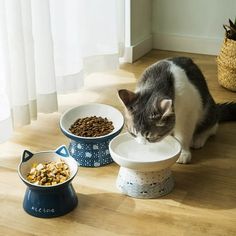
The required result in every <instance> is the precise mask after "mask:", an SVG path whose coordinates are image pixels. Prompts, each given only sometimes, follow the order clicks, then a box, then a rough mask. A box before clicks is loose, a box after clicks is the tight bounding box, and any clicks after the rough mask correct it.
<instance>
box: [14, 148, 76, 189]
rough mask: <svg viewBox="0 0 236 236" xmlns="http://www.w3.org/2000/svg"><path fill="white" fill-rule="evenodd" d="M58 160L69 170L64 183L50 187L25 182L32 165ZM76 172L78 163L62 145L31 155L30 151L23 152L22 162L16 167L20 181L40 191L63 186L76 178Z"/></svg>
mask: <svg viewBox="0 0 236 236" xmlns="http://www.w3.org/2000/svg"><path fill="white" fill-rule="evenodd" d="M59 160H63V161H65V163H66V164H67V165H68V166H69V169H70V177H69V178H68V179H67V180H66V181H65V182H63V183H60V184H57V185H52V186H44V185H36V184H33V183H30V182H29V181H28V180H27V178H26V177H27V174H28V173H29V172H30V170H31V168H32V166H33V164H35V163H36V164H39V163H46V162H52V161H59ZM77 172H78V163H77V162H76V161H75V160H74V158H72V157H71V156H70V154H69V152H68V150H67V148H66V147H65V146H64V145H62V146H60V147H59V148H57V149H56V150H51V151H41V152H37V153H31V152H30V151H28V150H25V151H24V153H23V155H22V160H21V162H20V164H19V165H18V174H19V176H20V178H21V179H22V181H23V182H24V183H25V184H26V185H28V186H30V187H33V188H40V189H49V188H58V187H60V186H62V185H65V184H67V183H68V182H70V181H72V179H73V178H74V177H75V176H76V174H77Z"/></svg>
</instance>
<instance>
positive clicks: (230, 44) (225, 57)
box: [217, 19, 236, 91]
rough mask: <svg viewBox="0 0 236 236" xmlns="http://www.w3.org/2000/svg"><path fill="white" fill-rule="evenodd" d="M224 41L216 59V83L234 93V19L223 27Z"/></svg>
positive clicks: (235, 76) (235, 75) (235, 54)
mask: <svg viewBox="0 0 236 236" xmlns="http://www.w3.org/2000/svg"><path fill="white" fill-rule="evenodd" d="M223 27H224V29H225V39H224V42H223V45H222V47H221V51H220V54H219V56H218V57H217V68H218V82H219V84H220V85H221V86H223V87H225V88H227V89H229V90H231V91H236V19H235V22H234V23H233V22H232V21H231V20H230V19H229V25H223Z"/></svg>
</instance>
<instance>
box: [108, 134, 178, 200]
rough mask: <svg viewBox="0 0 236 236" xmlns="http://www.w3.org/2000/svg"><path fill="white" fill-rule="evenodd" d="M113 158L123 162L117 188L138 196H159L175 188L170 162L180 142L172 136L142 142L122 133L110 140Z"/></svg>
mask: <svg viewBox="0 0 236 236" xmlns="http://www.w3.org/2000/svg"><path fill="white" fill-rule="evenodd" d="M109 150H110V153H111V156H112V158H113V160H114V161H115V162H116V163H117V164H118V165H119V166H120V170H119V174H118V177H117V181H116V186H117V188H118V189H119V190H120V191H121V192H122V193H123V194H126V195H128V196H131V197H135V198H158V197H161V196H163V195H166V194H168V193H169V192H171V190H172V189H173V188H174V178H173V176H172V173H171V170H170V168H171V166H172V165H173V164H174V163H175V162H176V160H177V159H178V157H179V155H180V152H181V145H180V143H179V142H178V140H176V139H175V138H174V137H172V136H167V137H166V138H165V139H163V140H162V141H160V142H158V143H153V144H147V145H142V144H139V143H137V142H136V140H134V138H133V137H132V136H131V135H130V134H128V133H124V134H120V135H118V136H117V137H115V138H114V139H113V140H112V141H111V142H110V144H109Z"/></svg>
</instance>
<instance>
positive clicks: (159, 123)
mask: <svg viewBox="0 0 236 236" xmlns="http://www.w3.org/2000/svg"><path fill="white" fill-rule="evenodd" d="M156 126H157V127H163V126H165V123H164V122H157V123H156Z"/></svg>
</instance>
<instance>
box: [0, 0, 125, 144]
mask: <svg viewBox="0 0 236 236" xmlns="http://www.w3.org/2000/svg"><path fill="white" fill-rule="evenodd" d="M123 6H124V0H120V1H116V0H99V1H97V0H69V1H68V0H0V142H2V141H4V140H7V139H8V138H9V137H10V134H11V133H12V130H13V128H14V127H18V126H22V125H26V124H29V123H30V122H31V120H32V119H37V114H38V112H44V113H50V112H54V111H57V109H58V102H57V94H58V93H68V92H71V91H77V90H78V89H79V88H81V87H82V86H83V78H84V76H85V75H87V74H89V73H92V72H99V71H104V70H114V69H117V68H118V66H119V53H120V52H121V51H122V45H123V39H124V35H123V32H124V30H123V19H121V18H122V17H123V15H124V14H123V11H124V8H123Z"/></svg>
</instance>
